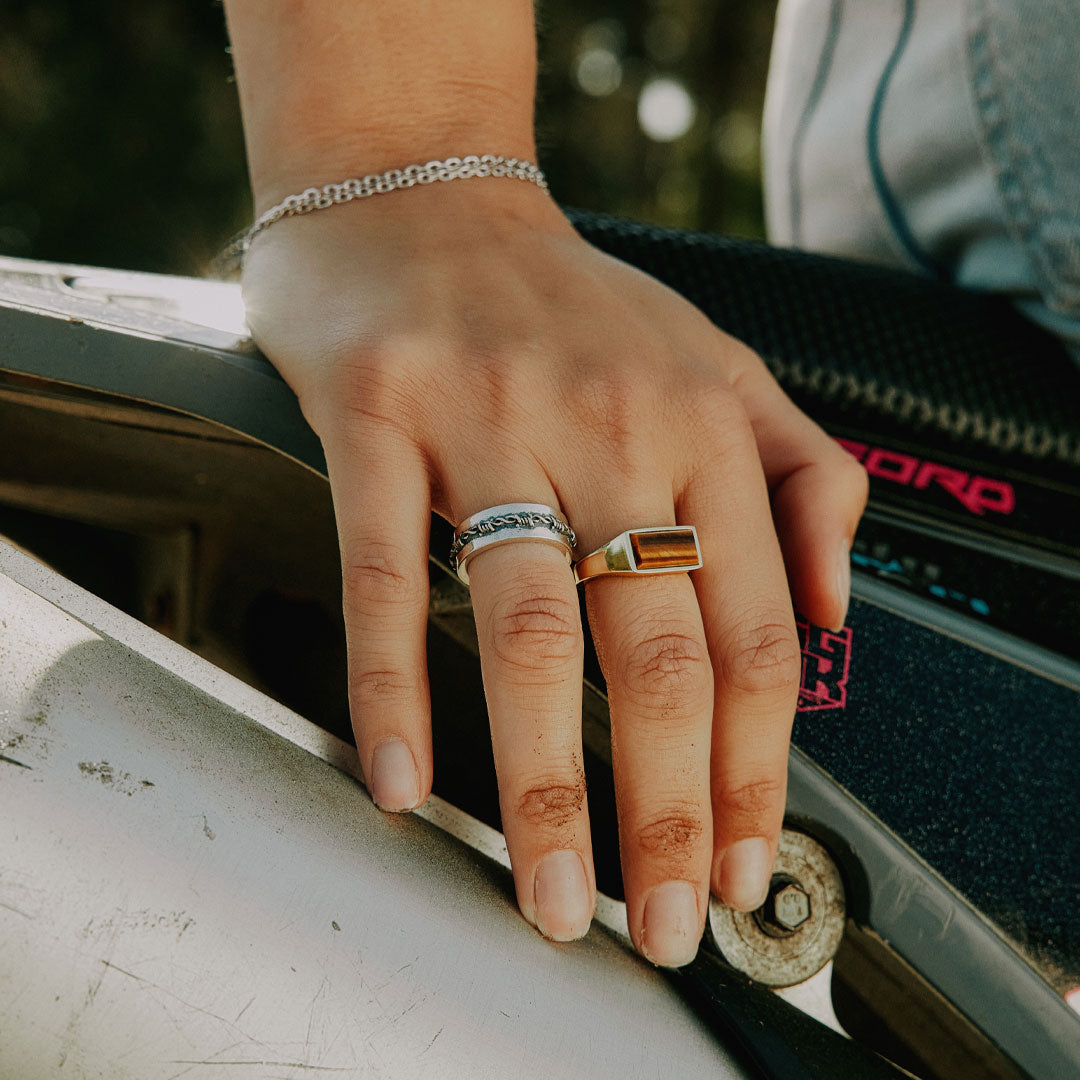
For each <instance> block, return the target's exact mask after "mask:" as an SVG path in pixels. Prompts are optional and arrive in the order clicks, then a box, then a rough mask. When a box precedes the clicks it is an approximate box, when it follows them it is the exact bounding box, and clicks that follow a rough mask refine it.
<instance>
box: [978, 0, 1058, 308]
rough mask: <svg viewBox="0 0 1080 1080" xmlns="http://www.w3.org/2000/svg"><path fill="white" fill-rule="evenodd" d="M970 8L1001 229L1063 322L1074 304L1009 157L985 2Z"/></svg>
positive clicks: (1015, 157)
mask: <svg viewBox="0 0 1080 1080" xmlns="http://www.w3.org/2000/svg"><path fill="white" fill-rule="evenodd" d="M975 6H976V7H977V8H978V11H979V15H978V17H977V19H975V20H973V25H972V29H971V31H970V33H969V35H968V53H969V56H970V57H971V71H972V86H973V94H974V99H975V106H976V112H977V114H978V116H979V119H980V121H981V127H982V137H983V140H984V141H985V144H986V148H987V151H988V153H987V160H988V163H989V165H990V169H991V171H992V172H993V175H994V178H995V181H996V186H997V190H998V193H999V194H1000V196H1001V200H1002V202H1003V203H1004V205H1005V211H1006V212H1005V224H1006V227H1007V228H1008V229H1009V231H1010V232H1011V233H1012V234H1013V236H1014V237H1015V238H1016V240H1017V241H1018V242H1019V243H1020V245H1021V246H1022V248H1023V249H1024V251H1025V253H1026V254H1027V256H1028V258H1029V259H1030V260H1031V263H1032V266H1033V267H1034V268H1035V272H1036V274H1037V275H1038V279H1039V284H1040V286H1041V293H1042V300H1043V302H1044V303H1045V304H1046V306H1047V308H1048V309H1049V310H1050V311H1052V312H1054V313H1055V314H1058V315H1062V316H1064V317H1066V318H1075V317H1076V314H1077V312H1076V306H1077V302H1076V301H1075V300H1070V298H1069V296H1068V295H1063V294H1067V293H1068V292H1069V291H1070V290H1069V285H1068V280H1067V278H1068V269H1067V267H1066V266H1063V265H1062V266H1059V265H1058V264H1057V260H1056V253H1055V250H1054V248H1053V247H1052V246H1048V245H1047V244H1045V243H1043V242H1042V237H1041V230H1040V228H1039V225H1038V215H1037V214H1036V213H1035V212H1034V210H1033V208H1032V206H1031V202H1030V200H1029V196H1028V191H1027V186H1026V185H1025V184H1024V183H1023V181H1022V179H1021V175H1020V172H1021V168H1020V164H1021V162H1020V158H1021V157H1022V154H1021V153H1020V152H1019V151H1018V152H1017V153H1013V152H1012V144H1011V141H1010V137H1009V136H1010V129H1009V115H1008V110H1007V108H1006V105H1005V99H1004V95H1003V94H1002V93H1001V90H1000V85H1001V81H1002V76H1001V75H1000V74H999V71H998V65H997V64H996V63H995V60H996V52H995V49H994V45H993V40H992V35H991V28H990V24H991V20H990V15H989V11H988V9H987V5H986V4H985V3H978V4H976V5H975Z"/></svg>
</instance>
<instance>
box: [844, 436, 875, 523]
mask: <svg viewBox="0 0 1080 1080" xmlns="http://www.w3.org/2000/svg"><path fill="white" fill-rule="evenodd" d="M837 449H838V450H839V451H840V455H841V456H840V458H839V459H838V460H837V467H836V483H837V484H838V485H839V486H840V487H841V488H842V490H844V491H845V492H846V493H847V494H848V495H849V497H850V498H851V501H852V502H853V503H854V504H855V505H856V506H858V508H859V510H860V511H861V510H862V509H863V507H865V506H866V500H867V498H868V496H869V494H870V476H869V474H868V473H867V471H866V469H864V468H863V466H862V465H861V464H859V462H858V461H856V460H855V458H853V457H852V456H851V454H849V453H848V452H847V451H846V450H843V449H841V448H840V447H837Z"/></svg>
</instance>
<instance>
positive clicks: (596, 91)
mask: <svg viewBox="0 0 1080 1080" xmlns="http://www.w3.org/2000/svg"><path fill="white" fill-rule="evenodd" d="M574 78H575V79H576V80H577V84H578V86H580V87H581V89H582V90H583V91H584V92H585V93H586V94H589V95H590V96H591V97H606V96H607V95H608V94H613V93H614V92H615V91H616V90H618V89H619V87H620V86H621V85H622V64H621V63H619V58H618V57H617V56H616V55H615V54H614V53H613V52H612V51H611V50H610V49H605V48H602V47H593V48H591V49H585V50H583V51H582V52H581V53H580V55H579V56H578V58H577V64H576V65H575V66H574Z"/></svg>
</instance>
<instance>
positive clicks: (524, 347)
mask: <svg viewBox="0 0 1080 1080" xmlns="http://www.w3.org/2000/svg"><path fill="white" fill-rule="evenodd" d="M244 288H245V298H246V302H247V307H248V316H249V320H250V322H251V326H252V330H253V333H254V336H255V339H256V341H257V342H258V343H259V344H260V346H261V347H262V348H263V349H264V351H265V352H266V354H267V355H268V356H269V357H270V359H271V360H272V361H273V362H274V363H275V364H276V365H277V367H278V368H279V370H280V371H281V373H282V374H283V376H284V377H285V378H286V379H287V380H288V382H289V383H290V385H291V386H292V387H293V389H294V390H295V391H296V393H297V395H298V397H299V400H300V403H301V406H302V408H303V410H304V413H305V415H306V417H307V418H308V420H309V421H310V423H311V424H312V426H313V428H314V429H315V431H316V432H317V433H318V435H319V437H320V438H321V440H322V443H323V447H324V449H325V452H326V459H327V464H328V466H329V475H330V483H331V487H332V491H333V496H334V504H335V508H336V513H337V520H338V529H339V538H340V543H341V551H342V565H343V575H344V597H345V600H344V602H345V617H346V626H347V632H348V648H349V692H350V700H351V707H352V715H353V723H354V727H355V731H356V741H357V748H358V751H359V757H360V762H361V767H362V769H363V773H364V776H365V777H366V779H367V784H368V787H369V789H370V791H371V794H372V796H373V798H374V799H375V801H376V802H377V803H378V804H379V805H380V806H381V807H383V808H384V809H386V810H408V809H411V808H414V807H416V806H418V805H419V804H420V803H421V802H422V801H423V800H424V798H425V797H426V796H427V794H428V792H429V791H430V788H431V777H432V751H431V725H430V707H429V701H428V691H427V675H426V664H425V656H424V640H425V625H426V618H427V581H428V573H427V554H428V526H429V515H430V512H431V511H432V510H434V511H435V512H436V513H438V514H440V515H441V516H443V517H444V518H446V519H447V520H449V521H451V522H454V523H457V522H458V521H460V520H461V519H462V518H464V517H466V516H467V515H469V514H472V513H475V512H477V511H479V510H482V509H485V508H487V507H489V506H493V505H497V504H501V503H507V502H536V503H545V504H549V505H552V506H557V507H560V508H561V509H562V510H563V512H564V513H565V514H566V516H567V518H568V519H569V521H570V523H571V525H572V526H573V527H574V529H575V530H576V531H577V534H578V538H579V542H578V555H579V556H580V555H583V554H585V553H587V552H589V551H591V550H593V549H594V548H596V547H599V546H600V545H601V544H603V543H604V542H606V541H607V540H609V539H611V538H612V537H613V536H615V535H616V534H618V533H620V532H623V531H624V530H625V529H628V528H635V527H645V526H650V525H667V524H675V523H683V524H693V525H696V526H697V529H698V533H699V537H700V543H701V548H702V552H703V558H704V566H703V568H702V569H701V570H698V571H695V572H694V573H693V574H692V575H688V574H673V575H662V576H657V577H651V578H603V579H600V580H595V581H592V582H589V583H588V584H587V585H584V586H582V587H583V588H585V589H586V597H587V606H588V613H589V620H590V623H591V626H592V629H593V635H594V638H595V641H596V646H597V651H598V654H599V658H600V662H601V665H602V667H603V671H604V675H605V678H606V680H607V684H608V692H609V697H610V704H611V724H612V758H613V766H614V771H615V786H616V798H617V805H618V813H619V837H620V848H621V852H622V865H623V877H624V883H625V890H626V898H627V910H628V918H629V924H630V931H631V936H632V938H633V940H634V943H635V945H636V946H637V948H638V949H639V950H640V951H641V952H643V953H644V954H645V955H646V956H647V957H649V958H650V959H651V960H653V961H654V962H656V963H658V964H664V965H679V964H683V963H686V962H687V961H688V960H690V959H691V958H692V957H693V955H694V953H695V951H696V949H697V944H698V941H699V939H700V936H701V932H702V929H703V924H704V920H705V915H706V911H707V905H708V893H709V887H710V884H711V887H712V890H713V891H714V892H715V893H716V894H717V895H719V896H720V897H722V898H723V899H724V900H725V901H726V902H727V903H728V904H730V905H731V906H733V907H736V908H740V909H744V910H748V909H752V908H754V907H756V906H758V905H759V904H760V903H761V902H762V901H763V900H764V897H765V892H766V889H767V887H768V883H769V878H770V873H771V867H772V862H773V858H774V856H775V852H776V846H777V842H778V837H779V831H780V827H781V821H782V817H783V813H784V796H785V786H786V777H787V748H788V739H789V736H790V729H791V723H792V718H793V715H794V710H795V703H796V699H797V693H798V683H799V674H800V654H799V644H798V640H797V638H796V634H795V626H794V620H793V615H792V602H791V596H792V594H794V597H795V600H796V602H797V604H798V606H799V608H800V609H801V610H802V611H803V612H805V614H806V615H807V616H809V617H810V618H811V619H813V620H814V621H815V622H818V623H821V624H823V625H826V626H839V625H840V624H841V623H842V622H843V618H844V612H845V609H846V606H847V599H848V571H847V567H848V548H849V545H850V541H851V538H852V535H853V533H854V530H855V526H856V523H857V521H858V518H859V515H860V514H861V512H862V509H863V506H864V504H865V499H866V479H865V474H864V473H863V471H862V469H861V467H859V466H858V465H857V464H856V463H855V462H854V460H853V459H852V458H851V457H850V456H849V455H848V454H846V453H845V452H844V451H843V450H841V449H840V448H839V447H838V446H836V444H834V443H833V441H832V440H831V439H829V438H828V437H827V436H826V435H825V434H824V433H823V432H822V431H821V430H820V429H819V428H818V427H817V426H816V425H814V424H813V423H812V422H811V421H810V420H809V419H807V418H806V417H805V416H804V415H803V414H802V413H800V412H799V411H798V410H797V409H796V408H795V407H794V406H793V405H792V404H791V403H790V402H789V401H788V400H787V398H786V397H785V396H784V395H783V393H782V392H781V391H780V389H779V387H778V386H777V385H776V383H775V382H774V381H773V379H772V378H771V376H770V375H769V374H768V372H767V370H766V368H765V367H764V365H763V364H762V362H761V361H760V359H759V358H758V357H757V356H755V355H754V354H753V353H752V352H751V351H750V350H749V349H747V348H746V347H745V346H743V345H741V344H740V343H739V342H738V341H735V340H734V339H733V338H731V337H729V336H727V335H725V334H723V333H721V332H720V331H719V330H717V329H716V328H715V327H714V326H713V325H712V324H711V323H710V322H709V321H708V320H707V319H706V318H705V317H704V316H703V315H702V314H700V313H699V312H698V311H697V310H696V309H695V308H693V307H691V305H689V304H688V303H686V302H685V301H683V300H682V299H681V298H680V297H678V296H677V295H676V294H675V293H673V292H671V291H670V290H669V289H667V288H665V287H664V286H662V285H660V284H659V283H658V282H656V281H654V280H653V279H651V278H649V277H648V276H646V275H644V274H642V273H640V272H638V271H637V270H634V269H633V268H631V267H629V266H627V265H625V264H623V263H620V262H619V261H617V260H615V259H612V258H610V257H608V256H606V255H603V254H601V253H600V252H598V251H596V250H595V249H593V248H591V247H590V246H589V245H587V244H586V243H584V241H582V240H581V239H580V238H579V237H578V236H577V234H576V233H575V232H574V231H573V230H572V228H571V227H570V226H569V224H568V223H567V222H566V220H565V219H564V218H563V216H562V214H561V213H560V212H559V211H558V209H557V207H556V206H555V205H554V203H552V202H551V200H550V199H548V198H547V196H546V195H544V194H543V193H542V192H540V191H539V190H537V189H535V188H533V187H532V186H531V185H527V184H524V183H521V182H515V181H509V180H467V181H459V182H455V183H450V184H436V185H433V186H432V187H430V188H425V189H423V190H413V191H409V192H404V193H400V194H398V193H395V194H392V195H389V196H385V197H382V196H380V197H377V198H373V199H369V200H365V201H364V202H361V203H353V204H349V205H347V206H339V207H335V208H333V209H330V210H327V211H320V212H317V213H314V214H311V215H308V216H306V217H303V218H296V219H288V220H285V221H282V222H280V223H279V224H277V225H275V226H273V227H272V228H271V229H269V230H268V231H267V232H266V233H264V234H262V235H261V236H260V237H259V238H258V239H257V240H256V241H255V243H254V245H253V247H252V250H251V252H250V254H249V257H248V264H247V267H246V270H245V277H244ZM777 317H778V318H782V317H783V313H782V312H778V313H777ZM770 500H771V507H770ZM785 564H786V573H785ZM469 576H470V588H471V591H472V598H473V607H474V611H475V615H476V622H477V629H478V632H479V640H480V652H481V663H482V669H483V676H484V686H485V692H486V695H487V700H488V709H489V713H490V719H491V733H492V743H493V748H494V754H495V764H496V769H497V773H498V780H499V791H500V803H501V809H502V821H503V827H504V831H505V834H506V841H507V846H508V848H509V851H510V857H511V861H512V863H513V869H514V881H515V885H516V890H517V897H518V903H519V905H520V907H521V911H522V913H523V914H524V916H525V918H526V919H528V920H529V921H530V922H531V923H533V924H534V925H535V926H537V928H538V929H539V930H540V931H541V932H542V933H544V934H545V935H547V936H548V937H551V938H555V939H557V940H568V939H572V938H575V937H579V936H581V935H582V934H584V933H585V931H586V930H587V929H588V925H589V922H590V919H591V916H592V911H593V906H594V903H595V889H596V887H595V880H594V875H593V868H592V856H591V847H590V836H589V824H588V810H587V806H586V792H585V781H584V772H583V769H582V749H581V722H580V714H581V677H582V653H583V644H582V629H581V625H580V619H579V614H578V603H577V597H576V592H575V585H574V582H573V579H572V575H571V573H570V570H569V568H568V566H567V563H566V561H565V559H564V558H563V557H562V556H561V555H560V553H559V552H558V551H557V550H556V549H555V548H553V547H550V546H548V545H544V544H530V543H526V542H521V543H512V544H506V545H503V546H500V547H495V548H491V549H489V550H486V551H481V552H480V553H478V554H477V555H475V556H474V557H473V559H472V560H471V561H470V563H469Z"/></svg>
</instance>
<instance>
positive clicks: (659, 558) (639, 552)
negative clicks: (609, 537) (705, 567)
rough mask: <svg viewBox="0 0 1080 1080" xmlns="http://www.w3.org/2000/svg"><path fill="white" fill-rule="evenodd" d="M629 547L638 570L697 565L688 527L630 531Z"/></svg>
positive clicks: (694, 547) (694, 543) (697, 561)
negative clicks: (656, 530) (655, 530)
mask: <svg viewBox="0 0 1080 1080" xmlns="http://www.w3.org/2000/svg"><path fill="white" fill-rule="evenodd" d="M630 547H631V549H632V550H633V552H634V561H635V562H636V563H637V568H638V569H639V570H670V569H673V568H675V567H679V566H686V567H690V566H697V564H698V563H699V562H700V558H699V556H698V548H697V544H696V542H695V541H694V534H693V532H692V531H691V530H690V529H664V530H663V531H662V532H638V533H635V532H632V533H631V534H630Z"/></svg>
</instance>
